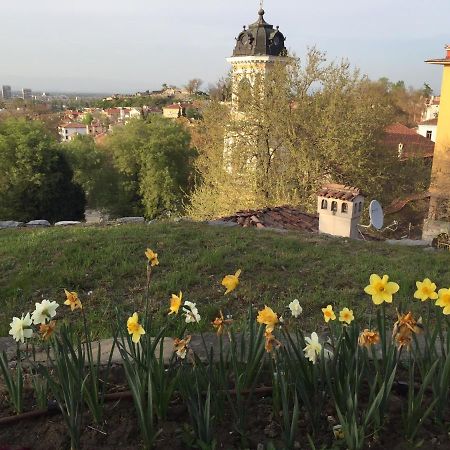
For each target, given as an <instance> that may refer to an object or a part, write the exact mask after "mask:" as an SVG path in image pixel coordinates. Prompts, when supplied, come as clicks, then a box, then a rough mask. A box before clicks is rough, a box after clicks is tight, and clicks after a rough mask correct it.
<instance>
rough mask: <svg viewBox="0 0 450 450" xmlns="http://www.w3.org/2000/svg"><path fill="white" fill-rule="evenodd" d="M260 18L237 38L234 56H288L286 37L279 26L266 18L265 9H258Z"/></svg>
mask: <svg viewBox="0 0 450 450" xmlns="http://www.w3.org/2000/svg"><path fill="white" fill-rule="evenodd" d="M258 15H259V18H258V20H257V21H256V22H255V23H252V24H251V25H249V26H248V28H246V27H245V26H244V29H243V30H242V31H241V32H240V33H239V36H238V37H237V38H236V46H235V48H234V50H233V56H261V55H265V56H287V50H286V47H285V46H284V41H285V40H286V38H285V37H284V36H283V33H281V31H279V29H278V27H276V28H274V27H273V26H272V25H270V24H269V23H267V22H266V21H265V20H264V10H263V9H262V8H261V9H260V10H259V11H258Z"/></svg>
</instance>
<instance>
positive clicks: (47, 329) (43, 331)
mask: <svg viewBox="0 0 450 450" xmlns="http://www.w3.org/2000/svg"><path fill="white" fill-rule="evenodd" d="M55 327H56V322H55V321H54V320H51V321H50V322H49V323H48V324H46V323H41V324H40V325H39V334H40V335H41V337H42V339H44V340H47V339H49V338H50V336H51V335H52V334H53V332H54V331H55Z"/></svg>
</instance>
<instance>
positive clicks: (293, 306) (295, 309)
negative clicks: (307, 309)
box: [289, 299, 303, 318]
mask: <svg viewBox="0 0 450 450" xmlns="http://www.w3.org/2000/svg"><path fill="white" fill-rule="evenodd" d="M289 309H290V310H291V314H292V316H293V317H295V318H297V317H298V316H299V315H300V314H301V313H302V312H303V308H302V307H301V306H300V303H299V301H298V299H295V300H292V302H291V303H289Z"/></svg>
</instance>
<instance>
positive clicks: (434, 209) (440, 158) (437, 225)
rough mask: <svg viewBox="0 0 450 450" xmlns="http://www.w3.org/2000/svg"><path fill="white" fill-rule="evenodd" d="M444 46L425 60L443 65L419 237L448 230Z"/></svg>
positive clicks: (447, 61)
mask: <svg viewBox="0 0 450 450" xmlns="http://www.w3.org/2000/svg"><path fill="white" fill-rule="evenodd" d="M445 50H446V55H445V58H443V59H430V60H428V61H426V62H427V63H428V64H437V65H440V66H443V69H444V70H443V76H442V88H441V103H440V107H439V116H438V123H437V132H436V144H435V146H434V156H433V168H432V171H431V183H430V190H429V192H430V209H429V212H428V218H427V219H426V220H425V223H424V229H423V239H432V238H434V237H436V236H437V235H438V234H439V233H443V232H445V233H450V45H447V46H446V47H445Z"/></svg>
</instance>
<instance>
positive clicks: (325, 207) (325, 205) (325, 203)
mask: <svg viewBox="0 0 450 450" xmlns="http://www.w3.org/2000/svg"><path fill="white" fill-rule="evenodd" d="M320 208H321V209H328V202H327V201H326V200H325V199H323V200H322V204H321V206H320Z"/></svg>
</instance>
